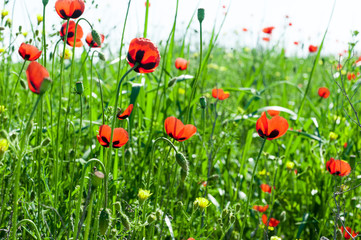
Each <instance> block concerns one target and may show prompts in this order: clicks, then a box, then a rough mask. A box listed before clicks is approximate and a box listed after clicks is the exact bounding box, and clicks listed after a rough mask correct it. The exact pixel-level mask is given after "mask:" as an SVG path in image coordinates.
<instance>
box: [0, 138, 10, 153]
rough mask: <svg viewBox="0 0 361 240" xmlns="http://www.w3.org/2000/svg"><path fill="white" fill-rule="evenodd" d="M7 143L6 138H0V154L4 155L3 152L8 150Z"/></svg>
mask: <svg viewBox="0 0 361 240" xmlns="http://www.w3.org/2000/svg"><path fill="white" fill-rule="evenodd" d="M8 148H9V143H8V141H7V140H6V139H0V156H2V155H4V153H5V152H6V151H7V150H8Z"/></svg>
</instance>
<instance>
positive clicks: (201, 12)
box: [198, 8, 204, 23]
mask: <svg viewBox="0 0 361 240" xmlns="http://www.w3.org/2000/svg"><path fill="white" fill-rule="evenodd" d="M203 20H204V8H198V21H199V22H200V23H202V22H203Z"/></svg>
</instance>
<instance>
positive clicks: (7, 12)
mask: <svg viewBox="0 0 361 240" xmlns="http://www.w3.org/2000/svg"><path fill="white" fill-rule="evenodd" d="M8 14H9V11H8V10H6V9H3V10H2V11H1V18H4V17H6V16H7V15H8Z"/></svg>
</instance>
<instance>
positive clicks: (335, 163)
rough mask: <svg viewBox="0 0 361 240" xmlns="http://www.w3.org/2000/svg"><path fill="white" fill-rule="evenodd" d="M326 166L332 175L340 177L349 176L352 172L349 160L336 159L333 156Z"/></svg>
mask: <svg viewBox="0 0 361 240" xmlns="http://www.w3.org/2000/svg"><path fill="white" fill-rule="evenodd" d="M326 168H327V170H328V171H329V172H330V173H331V174H332V175H337V176H340V177H344V176H347V175H349V174H350V172H351V166H350V164H348V162H346V161H343V160H335V159H334V158H331V159H330V160H329V161H328V162H327V163H326Z"/></svg>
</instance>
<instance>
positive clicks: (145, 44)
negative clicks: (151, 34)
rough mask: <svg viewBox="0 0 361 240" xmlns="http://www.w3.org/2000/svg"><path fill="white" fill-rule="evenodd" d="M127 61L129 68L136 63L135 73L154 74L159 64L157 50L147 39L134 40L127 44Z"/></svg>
mask: <svg viewBox="0 0 361 240" xmlns="http://www.w3.org/2000/svg"><path fill="white" fill-rule="evenodd" d="M127 61H128V63H129V65H130V66H131V67H133V66H134V65H135V63H138V66H137V67H136V68H135V69H134V71H136V72H139V73H151V72H154V70H155V68H156V67H158V65H159V62H160V55H159V51H158V48H157V47H156V46H155V45H154V43H152V42H151V41H150V40H149V39H146V38H134V39H133V40H132V41H131V42H130V44H129V50H128V55H127Z"/></svg>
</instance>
